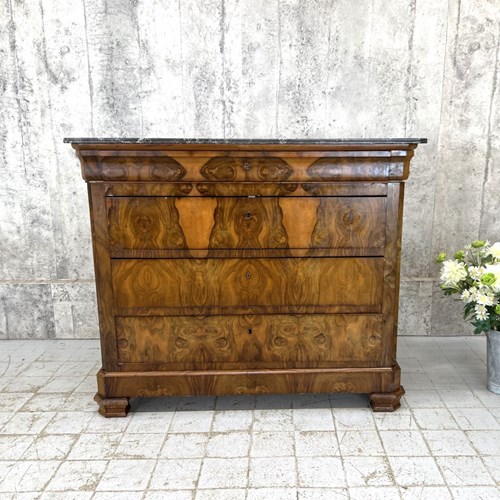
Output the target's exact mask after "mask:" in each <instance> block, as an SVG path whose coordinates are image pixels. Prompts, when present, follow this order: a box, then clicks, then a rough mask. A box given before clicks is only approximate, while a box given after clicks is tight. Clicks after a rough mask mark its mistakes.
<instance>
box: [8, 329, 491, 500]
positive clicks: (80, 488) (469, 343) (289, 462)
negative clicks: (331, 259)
mask: <svg viewBox="0 0 500 500" xmlns="http://www.w3.org/2000/svg"><path fill="white" fill-rule="evenodd" d="M398 352H399V355H398V356H399V361H400V364H401V367H402V370H403V376H402V378H403V384H404V386H405V389H406V392H407V393H406V396H405V397H404V399H403V401H402V408H401V409H400V410H398V411H397V412H395V413H385V414H384V413H378V414H372V412H371V411H370V409H369V408H368V399H367V397H366V396H365V395H331V396H328V395H299V396H257V397H246V396H245V397H221V398H212V397H200V398H170V399H169V398H162V399H156V400H154V399H151V400H148V399H136V400H133V401H132V411H131V413H130V415H129V417H128V418H124V419H105V418H103V417H101V416H100V415H99V414H98V413H97V412H96V407H97V406H96V404H95V403H94V402H93V401H92V397H93V395H94V393H95V390H96V387H95V373H96V371H97V369H98V367H99V346H98V342H97V341H95V340H65V341H61V340H58V341H56V340H47V341H44V340H37V341H35V340H32V341H29V340H25V341H23V340H19V341H16V340H11V341H0V499H2V500H3V499H11V498H16V499H17V498H19V499H44V500H45V499H64V500H66V499H90V498H92V499H119V500H123V499H146V500H152V499H162V500H165V499H175V500H183V499H197V500H201V499H216V500H224V499H247V500H257V499H266V500H267V499H270V500H281V499H297V498H299V499H304V500H306V499H308V500H321V499H328V500H335V499H348V498H350V499H353V500H356V499H363V500H370V499H383V500H391V499H402V500H408V499H429V500H431V499H432V500H443V499H451V498H456V499H461V500H462V499H474V500H478V499H488V500H493V499H500V492H499V483H500V396H497V395H494V394H492V393H490V392H488V391H487V390H486V388H485V377H486V376H485V371H486V370H485V361H484V360H485V339H484V337H472V338H471V337H458V338H457V337H455V338H435V337H434V338H433V337H401V338H400V339H399V351H398Z"/></svg>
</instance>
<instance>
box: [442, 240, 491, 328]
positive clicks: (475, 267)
mask: <svg viewBox="0 0 500 500" xmlns="http://www.w3.org/2000/svg"><path fill="white" fill-rule="evenodd" d="M446 257H447V256H446V253H444V252H441V253H440V254H439V255H438V257H437V259H436V260H437V262H438V263H442V269H441V279H440V281H441V289H442V290H443V292H444V294H445V295H453V294H457V293H458V294H460V298H461V299H462V301H463V302H464V319H465V320H466V321H470V322H471V323H472V325H473V326H474V327H475V330H474V333H481V332H487V331H489V330H495V331H500V242H496V243H493V244H490V243H489V242H487V241H483V240H477V241H473V242H472V243H471V244H470V245H467V246H465V247H464V249H463V250H459V251H458V252H456V253H455V255H454V256H453V259H449V260H447V258H446Z"/></svg>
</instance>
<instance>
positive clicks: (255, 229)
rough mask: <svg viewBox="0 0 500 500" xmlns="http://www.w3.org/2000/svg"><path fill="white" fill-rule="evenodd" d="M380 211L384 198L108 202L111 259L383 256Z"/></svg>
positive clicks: (130, 199)
mask: <svg viewBox="0 0 500 500" xmlns="http://www.w3.org/2000/svg"><path fill="white" fill-rule="evenodd" d="M385 205H386V198H385V197H290V198H278V197H259V198H250V197H218V198H210V197H203V198H196V197H184V198H176V197H111V198H108V199H107V210H108V228H109V240H110V250H111V256H112V257H132V258H133V257H140V258H143V257H167V258H168V257H184V258H185V257H190V256H193V257H204V256H207V255H209V256H212V257H216V256H221V257H225V256H237V255H238V253H239V254H240V255H241V256H248V257H252V256H259V252H260V253H262V252H263V251H266V255H269V251H272V252H271V254H273V255H275V256H301V255H308V256H329V255H383V252H384V246H385V217H386V216H385V213H386V206H385ZM235 252H236V253H235Z"/></svg>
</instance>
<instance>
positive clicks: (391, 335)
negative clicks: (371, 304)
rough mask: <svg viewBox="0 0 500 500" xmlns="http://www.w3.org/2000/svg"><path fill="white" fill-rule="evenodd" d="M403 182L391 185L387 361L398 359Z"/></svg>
mask: <svg viewBox="0 0 500 500" xmlns="http://www.w3.org/2000/svg"><path fill="white" fill-rule="evenodd" d="M403 187H404V185H403V184H402V183H396V182H394V183H390V184H388V193H387V216H386V217H387V224H386V247H385V262H384V278H383V279H384V295H383V306H382V314H383V317H384V337H385V339H386V340H385V343H384V344H385V350H386V356H385V358H386V362H387V364H388V365H392V364H393V363H395V362H396V343H397V322H398V308H399V267H400V266H399V259H400V252H401V229H402V208H403Z"/></svg>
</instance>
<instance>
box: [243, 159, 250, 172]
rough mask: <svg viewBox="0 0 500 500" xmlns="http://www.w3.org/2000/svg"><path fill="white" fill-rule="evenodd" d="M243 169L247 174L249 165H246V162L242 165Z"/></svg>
mask: <svg viewBox="0 0 500 500" xmlns="http://www.w3.org/2000/svg"><path fill="white" fill-rule="evenodd" d="M243 168H244V170H245V172H248V171H249V170H250V163H248V162H247V161H246V162H245V163H243Z"/></svg>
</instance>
